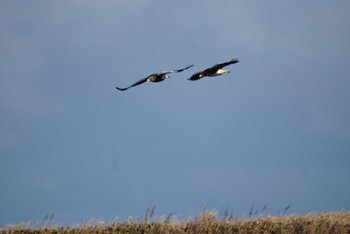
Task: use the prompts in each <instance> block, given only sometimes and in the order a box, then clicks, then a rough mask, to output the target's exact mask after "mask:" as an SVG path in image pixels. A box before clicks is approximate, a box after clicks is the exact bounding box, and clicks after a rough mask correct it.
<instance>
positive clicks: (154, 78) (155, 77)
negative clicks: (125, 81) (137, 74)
mask: <svg viewBox="0 0 350 234" xmlns="http://www.w3.org/2000/svg"><path fill="white" fill-rule="evenodd" d="M193 66H194V65H190V66H187V67H185V68H182V69H178V70H169V71H163V72H160V73H154V74H151V75H149V76H147V77H146V78H143V79H141V80H139V81H137V82H135V83H134V84H132V85H130V86H129V87H126V88H119V87H116V89H118V90H120V91H125V90H127V89H129V88H131V87H134V86H137V85H140V84H142V83H145V82H161V81H163V80H165V79H168V78H169V77H170V76H168V74H170V73H178V72H182V71H184V70H186V69H189V68H190V67H193Z"/></svg>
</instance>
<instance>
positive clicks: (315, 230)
mask: <svg viewBox="0 0 350 234" xmlns="http://www.w3.org/2000/svg"><path fill="white" fill-rule="evenodd" d="M153 212H154V208H152V209H149V210H148V211H147V212H146V216H145V219H144V220H143V221H136V220H134V219H133V218H128V219H127V220H125V221H124V222H118V221H113V222H112V223H110V224H108V225H105V224H104V222H103V221H102V220H90V221H89V222H88V223H86V224H82V225H76V226H74V227H59V226H55V225H53V224H50V225H48V223H46V224H45V225H42V226H41V227H39V228H34V227H30V226H31V225H33V224H32V223H21V224H17V225H5V226H4V227H1V228H0V234H2V233H14V234H15V233H33V234H34V233H36V234H42V233H77V234H78V233H79V234H87V233H228V234H229V233H247V234H248V233H276V234H277V233H281V234H283V233H305V234H306V233H307V234H323V233H340V234H342V233H344V234H345V233H347V234H350V213H349V212H336V213H321V214H314V213H311V214H308V215H306V216H294V215H288V216H279V217H271V216H265V217H255V218H247V219H239V218H236V217H234V216H233V215H232V214H229V213H224V215H223V217H221V218H219V216H218V213H217V212H216V211H202V212H201V213H199V214H198V215H197V216H196V217H194V218H188V219H186V220H184V221H179V220H177V219H176V217H175V216H174V215H169V216H168V217H165V216H161V217H159V218H158V219H157V220H155V221H152V215H153Z"/></svg>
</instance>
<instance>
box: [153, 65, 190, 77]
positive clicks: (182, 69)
mask: <svg viewBox="0 0 350 234" xmlns="http://www.w3.org/2000/svg"><path fill="white" fill-rule="evenodd" d="M193 66H194V65H193V64H192V65H189V66H187V67H185V68H181V69H178V70H169V71H163V72H161V73H160V74H162V75H166V74H169V73H178V72H182V71H184V70H187V69H189V68H191V67H193Z"/></svg>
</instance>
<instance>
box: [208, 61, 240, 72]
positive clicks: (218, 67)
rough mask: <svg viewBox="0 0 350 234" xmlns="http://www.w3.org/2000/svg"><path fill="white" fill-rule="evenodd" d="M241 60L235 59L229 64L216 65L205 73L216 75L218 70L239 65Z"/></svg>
mask: <svg viewBox="0 0 350 234" xmlns="http://www.w3.org/2000/svg"><path fill="white" fill-rule="evenodd" d="M238 62H239V60H238V59H236V58H234V59H231V60H230V61H228V62H224V63H218V64H215V65H214V66H212V67H210V68H208V69H206V70H205V72H208V73H215V72H216V71H217V70H219V69H221V68H223V67H226V66H228V65H231V64H235V63H238Z"/></svg>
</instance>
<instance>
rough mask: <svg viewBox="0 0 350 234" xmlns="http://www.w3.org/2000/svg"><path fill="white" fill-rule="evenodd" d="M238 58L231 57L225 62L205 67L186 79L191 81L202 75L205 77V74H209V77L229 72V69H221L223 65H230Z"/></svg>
mask: <svg viewBox="0 0 350 234" xmlns="http://www.w3.org/2000/svg"><path fill="white" fill-rule="evenodd" d="M238 62H239V60H238V59H235V58H234V59H232V60H230V61H228V62H225V63H218V64H216V65H214V66H212V67H210V68H207V69H205V70H203V71H200V72H197V73H195V74H193V75H192V76H191V77H190V78H188V79H187V80H191V81H194V80H199V79H201V78H203V77H206V76H210V77H213V76H221V75H223V74H226V73H230V71H229V70H224V69H222V68H223V67H226V66H228V65H231V64H235V63H238Z"/></svg>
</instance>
